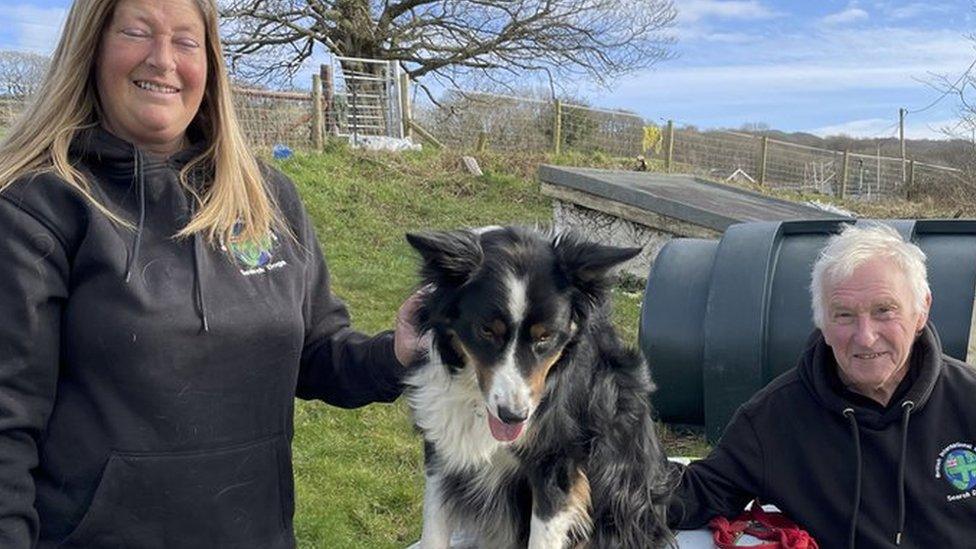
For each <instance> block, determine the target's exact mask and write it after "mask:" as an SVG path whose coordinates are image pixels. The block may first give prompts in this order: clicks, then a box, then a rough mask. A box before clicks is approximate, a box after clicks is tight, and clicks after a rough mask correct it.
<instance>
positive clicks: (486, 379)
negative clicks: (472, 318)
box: [451, 334, 495, 391]
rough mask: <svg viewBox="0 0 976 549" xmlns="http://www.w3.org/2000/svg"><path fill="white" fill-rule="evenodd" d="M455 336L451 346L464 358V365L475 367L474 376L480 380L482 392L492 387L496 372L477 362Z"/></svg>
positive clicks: (479, 384)
mask: <svg viewBox="0 0 976 549" xmlns="http://www.w3.org/2000/svg"><path fill="white" fill-rule="evenodd" d="M453 335H454V337H453V338H452V339H451V344H452V346H453V347H454V350H455V351H457V352H458V354H460V355H461V356H463V357H464V363H465V364H466V365H469V366H472V367H474V375H475V376H476V377H477V378H478V387H481V388H482V389H481V390H482V391H484V390H485V389H484V388H485V387H491V383H492V381H494V377H495V372H494V370H492V369H491V368H488V367H486V366H484V365H483V364H481V362H479V361H478V360H476V359H475V358H474V355H473V354H471V351H468V348H467V347H465V346H464V343H462V342H461V339H460V338H459V337H458V336H457V335H456V334H453Z"/></svg>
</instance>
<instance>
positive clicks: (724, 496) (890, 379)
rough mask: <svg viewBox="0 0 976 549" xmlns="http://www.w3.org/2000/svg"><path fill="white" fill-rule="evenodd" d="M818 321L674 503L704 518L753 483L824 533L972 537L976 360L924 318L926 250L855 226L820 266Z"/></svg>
mask: <svg viewBox="0 0 976 549" xmlns="http://www.w3.org/2000/svg"><path fill="white" fill-rule="evenodd" d="M811 300H812V306H813V311H814V323H815V324H816V326H817V328H818V329H817V330H816V331H815V332H814V333H813V335H812V336H811V338H810V339H809V341H808V344H807V346H806V349H805V350H804V351H803V354H802V356H801V357H800V360H799V363H798V365H797V367H796V368H794V369H793V370H791V371H789V372H786V373H785V374H783V375H782V376H780V377H778V378H777V379H775V380H773V381H772V382H771V383H770V384H769V385H767V386H766V387H765V388H764V389H762V390H761V391H759V392H758V393H757V394H756V395H755V396H754V397H753V398H752V399H751V400H749V402H747V403H746V404H743V405H742V407H741V408H739V410H738V411H737V412H736V414H735V417H734V418H733V419H732V421H731V423H729V425H728V427H727V428H726V430H725V434H724V435H723V437H722V440H721V441H720V442H719V444H718V446H717V447H716V448H715V449H714V451H712V453H711V454H710V455H709V456H708V457H707V458H705V459H703V460H701V461H698V462H694V463H692V464H691V465H690V466H688V467H687V468H686V469H685V471H684V474H683V476H682V479H681V484H680V486H679V488H678V492H677V494H676V497H675V501H674V503H673V504H672V506H671V508H670V510H669V512H670V515H671V522H672V525H673V526H675V527H679V528H697V527H700V526H701V525H703V524H705V523H706V522H707V521H708V520H709V519H710V518H712V517H713V516H716V515H723V516H726V517H732V516H736V515H738V514H739V513H740V512H741V510H742V509H743V506H744V505H745V504H746V503H747V502H748V501H749V500H750V499H752V498H753V497H758V498H759V499H760V501H762V502H763V503H771V504H774V505H776V506H777V507H779V508H780V509H781V510H782V511H783V512H784V513H786V515H787V516H789V517H791V518H792V519H793V520H795V521H796V522H797V523H798V524H800V525H801V526H802V527H803V528H804V529H806V530H808V531H809V532H810V533H811V534H812V535H813V537H814V538H816V539H817V541H818V542H819V544H820V546H821V547H827V548H834V547H844V546H847V547H855V546H857V547H888V546H894V545H899V544H900V545H901V546H904V547H972V546H973V544H974V543H976V446H974V445H976V370H974V368H972V367H971V366H969V365H967V364H965V363H963V362H960V361H958V360H955V359H952V358H950V357H948V356H945V355H944V354H943V352H942V347H941V343H940V341H939V336H938V334H937V333H936V332H935V329H934V328H933V327H932V325H931V324H928V323H927V321H928V313H929V306H930V304H931V302H932V296H931V293H930V292H929V286H928V282H927V280H926V271H925V254H924V253H923V252H922V251H921V250H920V249H919V248H918V247H917V246H915V245H914V244H911V243H906V242H905V241H904V240H902V238H901V236H899V235H898V233H897V232H895V231H894V230H893V229H891V228H890V227H887V226H884V225H873V226H869V227H867V228H864V227H857V226H850V227H848V228H846V229H845V230H844V231H842V232H841V233H840V234H838V235H835V236H834V237H832V238H831V239H830V240H829V241H828V243H827V246H826V247H825V248H824V250H823V251H822V252H821V255H820V257H819V259H818V260H817V262H816V264H815V265H814V268H813V276H812V284H811Z"/></svg>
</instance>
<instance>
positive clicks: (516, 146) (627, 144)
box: [413, 90, 645, 156]
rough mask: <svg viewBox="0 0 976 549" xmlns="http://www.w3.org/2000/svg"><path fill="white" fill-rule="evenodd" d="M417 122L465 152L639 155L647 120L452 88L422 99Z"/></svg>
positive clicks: (417, 109)
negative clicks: (428, 99)
mask: <svg viewBox="0 0 976 549" xmlns="http://www.w3.org/2000/svg"><path fill="white" fill-rule="evenodd" d="M413 116H414V120H415V121H417V122H418V123H419V124H420V125H421V126H423V127H424V128H425V129H427V130H428V131H430V132H431V133H432V134H433V135H434V136H435V137H436V138H437V139H438V141H441V142H442V143H444V144H446V145H448V146H450V147H452V148H456V149H461V150H486V149H489V150H494V151H499V152H530V153H542V152H549V151H556V152H568V151H576V152H586V153H591V152H600V153H604V154H608V155H611V156H636V155H638V154H640V153H641V150H642V149H641V144H642V141H643V139H644V127H645V123H644V120H643V119H642V118H641V117H640V116H637V115H635V114H632V113H627V112H621V111H612V110H606V109H598V108H593V107H588V106H584V105H574V104H568V103H562V102H560V101H547V100H542V99H535V98H529V97H516V96H511V95H501V94H493V93H485V92H473V91H462V90H449V91H447V92H445V93H444V95H443V97H441V98H440V99H439V100H438V101H437V103H436V104H435V103H434V102H432V101H423V102H418V104H416V105H415V106H414V113H413Z"/></svg>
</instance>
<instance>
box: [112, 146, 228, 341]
mask: <svg viewBox="0 0 976 549" xmlns="http://www.w3.org/2000/svg"><path fill="white" fill-rule="evenodd" d="M132 149H133V157H134V159H135V160H134V167H133V174H132V178H133V179H134V180H135V182H136V187H137V188H138V192H139V224H138V226H137V227H136V236H135V241H134V242H133V244H132V252H131V253H130V254H129V259H128V261H126V265H125V283H126V284H128V283H129V281H130V280H131V279H132V269H134V268H135V267H136V262H137V261H138V260H139V250H140V249H141V248H142V231H143V229H144V228H145V226H146V173H145V167H144V165H143V164H144V161H143V157H142V153H141V152H140V151H139V149H138V148H137V147H133V148H132ZM194 206H195V204H194V202H193V200H192V199H191V200H190V217H191V218H192V217H193V214H194V211H195V209H196V208H195V207H194ZM200 247H201V244H200V238H199V237H198V235H197V234H196V233H194V234H193V279H194V280H193V286H194V290H195V293H194V298H195V300H196V306H197V309H198V311H197V312H198V314H199V315H200V321H201V323H202V324H203V331H204V333H209V332H210V319H209V318H208V316H207V302H206V300H205V299H204V298H203V277H202V276H200V263H201V260H200V253H201V251H200Z"/></svg>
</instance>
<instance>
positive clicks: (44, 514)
mask: <svg viewBox="0 0 976 549" xmlns="http://www.w3.org/2000/svg"><path fill="white" fill-rule="evenodd" d="M200 150H201V148H200V147H195V148H191V149H189V150H187V151H184V152H182V153H179V154H177V155H176V156H174V157H171V158H170V159H168V160H152V159H150V158H148V157H146V156H145V155H143V154H142V153H141V152H139V151H138V150H137V149H135V148H134V147H133V146H132V145H130V144H128V143H126V142H124V141H122V140H119V139H117V138H115V137H113V136H112V135H110V134H108V133H107V132H105V131H103V130H99V129H95V130H90V131H87V132H85V133H83V134H82V135H81V136H79V137H78V138H77V139H76V140H75V142H74V143H73V144H72V147H71V155H72V162H74V164H75V166H76V167H77V168H78V169H80V170H81V171H82V173H84V174H86V175H87V177H88V179H89V181H90V182H91V183H92V187H91V193H92V195H93V196H94V197H95V198H96V199H97V200H98V201H99V202H101V203H102V204H103V205H105V206H106V207H107V208H108V209H109V210H110V211H112V212H114V213H115V214H117V215H119V216H120V217H122V219H123V220H125V221H127V222H128V223H130V224H131V225H132V228H128V227H125V226H123V225H120V224H118V223H115V222H113V221H111V220H110V219H109V218H108V217H107V216H106V215H104V214H103V213H102V212H100V211H99V210H98V209H97V208H96V207H95V206H94V205H93V204H92V201H91V200H89V199H88V198H86V197H84V196H82V194H81V193H79V192H77V191H75V190H72V189H71V188H69V187H68V185H66V184H65V183H64V182H63V181H61V180H59V179H58V178H57V177H55V176H53V175H49V174H48V175H39V176H35V177H27V178H23V179H22V180H19V181H17V182H15V183H13V184H12V186H10V187H8V188H7V189H5V190H4V191H3V192H0V313H2V314H0V547H3V548H4V549H28V548H30V547H35V546H37V547H41V548H46V547H55V546H57V547H113V548H114V547H126V548H130V547H132V548H157V547H158V548H163V547H181V548H197V547H200V548H202V547H207V548H215V547H242V548H243V547H253V548H262V549H267V548H285V547H292V546H293V545H294V535H293V528H292V515H293V510H294V490H293V480H292V469H291V447H290V441H291V437H292V431H293V427H292V419H293V407H294V397H295V396H296V394H297V396H299V397H302V398H317V399H322V400H324V401H326V402H329V403H331V404H334V405H337V406H342V407H355V406H361V405H363V404H366V403H369V402H372V401H390V400H393V399H395V398H396V397H397V395H398V394H399V392H400V383H399V380H400V377H401V375H402V372H401V369H402V367H401V366H400V365H399V363H397V361H396V359H395V357H394V353H393V342H392V334H390V333H383V334H380V335H378V336H376V337H367V336H365V335H362V334H359V333H356V332H354V331H352V330H351V329H350V327H349V316H348V314H347V312H346V308H345V307H344V305H343V304H342V303H341V302H340V301H339V300H338V299H336V298H335V297H334V296H333V295H332V294H331V292H330V288H329V272H328V270H327V269H326V265H325V262H324V260H323V256H322V253H321V250H320V248H319V245H318V243H317V241H316V238H315V234H314V230H313V228H312V224H311V223H310V221H309V219H308V217H307V215H306V213H305V211H304V209H303V207H302V204H301V202H300V201H299V198H298V196H297V193H296V191H295V189H294V186H293V185H292V183H291V182H290V181H288V180H287V179H286V178H285V177H284V176H283V175H281V174H279V173H277V172H276V171H274V170H271V169H267V170H265V175H266V184H267V186H268V188H269V189H270V191H271V194H272V195H273V196H274V198H275V200H277V202H278V205H279V207H280V210H281V212H282V214H283V217H284V219H285V222H286V224H287V230H278V231H275V232H273V233H272V234H269V235H268V237H267V239H265V241H263V242H259V243H254V244H252V245H249V246H246V245H237V244H234V245H231V246H230V249H217V248H216V247H211V246H209V245H207V244H205V243H204V241H203V240H202V238H196V237H194V238H187V239H175V238H174V237H173V235H175V234H176V233H177V232H178V231H179V230H180V229H181V228H182V227H183V226H184V225H185V224H186V223H187V221H188V220H189V219H190V217H191V216H192V214H193V210H194V202H193V201H192V200H191V196H192V193H191V192H190V190H191V189H189V188H186V187H184V185H182V184H181V182H180V180H179V171H180V169H181V168H182V167H183V166H184V165H185V164H186V163H187V161H188V160H190V158H191V157H193V156H195V155H196V154H199V152H200ZM206 184H207V175H206V173H205V170H202V171H199V172H196V173H195V174H191V180H190V185H191V187H195V190H196V191H198V192H199V191H201V190H202V189H203V186H204V185H206ZM288 232H291V233H292V234H290V235H289V234H287V233H288Z"/></svg>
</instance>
